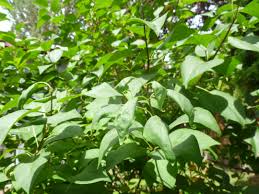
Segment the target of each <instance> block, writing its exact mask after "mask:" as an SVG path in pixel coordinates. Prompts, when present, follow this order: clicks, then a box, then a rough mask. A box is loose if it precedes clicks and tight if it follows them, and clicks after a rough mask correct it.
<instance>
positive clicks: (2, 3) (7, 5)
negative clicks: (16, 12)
mask: <svg viewBox="0 0 259 194" xmlns="http://www.w3.org/2000/svg"><path fill="white" fill-rule="evenodd" d="M0 6H1V7H4V8H6V9H9V10H13V9H14V8H13V6H12V5H11V4H10V3H9V2H8V1H7V0H1V1H0Z"/></svg>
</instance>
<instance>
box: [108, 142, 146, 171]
mask: <svg viewBox="0 0 259 194" xmlns="http://www.w3.org/2000/svg"><path fill="white" fill-rule="evenodd" d="M145 154H146V149H145V148H142V147H141V146H139V145H137V144H136V143H128V144H124V145H121V146H120V147H119V148H118V149H116V150H112V151H110V152H109V153H108V155H107V159H106V169H107V170H109V169H112V168H113V167H114V166H115V165H117V164H119V163H121V162H122V161H123V160H126V159H129V158H138V157H143V156H145Z"/></svg>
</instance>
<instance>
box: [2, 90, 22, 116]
mask: <svg viewBox="0 0 259 194" xmlns="http://www.w3.org/2000/svg"><path fill="white" fill-rule="evenodd" d="M18 99H19V96H18V95H17V96H13V97H11V98H10V101H9V102H7V103H6V104H5V105H4V106H3V107H2V108H1V109H0V115H1V114H3V113H5V112H6V111H8V110H9V109H11V108H14V107H16V106H17V105H18Z"/></svg>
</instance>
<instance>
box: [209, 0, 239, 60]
mask: <svg viewBox="0 0 259 194" xmlns="http://www.w3.org/2000/svg"><path fill="white" fill-rule="evenodd" d="M238 9H239V5H238V7H237V9H236V12H235V15H234V17H233V20H232V22H231V24H230V26H229V28H228V31H227V33H226V34H225V36H224V38H223V39H222V41H221V42H220V45H219V47H218V49H217V50H216V52H215V54H214V55H213V57H212V59H214V58H215V57H216V56H217V54H218V52H219V50H220V49H221V47H222V46H223V44H224V42H225V41H226V39H227V37H228V35H229V33H230V31H231V29H232V27H233V25H234V23H235V21H236V19H237V14H238Z"/></svg>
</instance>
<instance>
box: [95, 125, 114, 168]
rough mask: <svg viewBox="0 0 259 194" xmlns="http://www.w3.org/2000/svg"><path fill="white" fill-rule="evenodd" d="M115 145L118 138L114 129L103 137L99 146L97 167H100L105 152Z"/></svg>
mask: <svg viewBox="0 0 259 194" xmlns="http://www.w3.org/2000/svg"><path fill="white" fill-rule="evenodd" d="M117 143H119V138H118V133H117V131H116V129H112V130H110V131H108V132H107V133H106V134H105V136H104V137H103V139H102V141H101V144H100V149H99V158H98V166H100V164H101V161H102V159H103V157H104V155H105V153H106V152H107V150H108V149H109V148H111V147H112V146H113V145H115V144H117Z"/></svg>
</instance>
